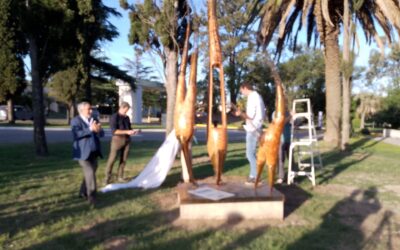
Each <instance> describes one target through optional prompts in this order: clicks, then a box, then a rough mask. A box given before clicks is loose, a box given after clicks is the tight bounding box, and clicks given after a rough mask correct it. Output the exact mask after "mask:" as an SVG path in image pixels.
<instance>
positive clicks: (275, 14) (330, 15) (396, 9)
mask: <svg viewBox="0 0 400 250" xmlns="http://www.w3.org/2000/svg"><path fill="white" fill-rule="evenodd" d="M256 2H263V1H260V0H258V1H256ZM349 5H350V9H352V10H353V12H352V13H351V15H352V17H351V18H352V19H353V20H356V21H357V23H359V24H360V25H361V27H362V29H363V31H364V33H365V37H366V39H367V42H370V41H371V40H372V38H373V39H374V40H375V41H376V43H377V44H378V46H379V47H380V48H381V49H383V42H382V40H381V38H380V37H379V35H378V32H377V25H376V24H377V23H378V24H379V26H380V27H381V29H382V30H383V31H384V34H385V36H386V38H387V41H388V42H389V43H391V42H392V40H393V32H392V31H393V29H395V30H396V31H397V32H398V33H399V34H400V6H399V3H398V1H396V0H354V1H349ZM343 9H344V4H343V1H339V0H337V1H329V0H269V1H266V3H265V6H264V8H263V11H262V12H261V13H260V14H261V17H262V19H261V21H260V26H259V34H258V42H259V44H261V45H263V46H264V48H265V47H266V46H267V45H268V44H269V42H270V41H271V39H272V35H273V33H274V31H275V30H276V29H278V43H277V54H278V55H279V54H280V53H281V51H282V49H283V45H284V43H285V42H287V41H288V40H289V38H293V40H291V41H293V44H294V45H295V44H296V41H297V35H298V33H299V31H300V30H301V28H302V27H303V26H306V27H307V43H308V45H309V44H310V42H311V40H312V37H313V36H314V37H315V38H318V37H319V40H320V42H321V44H322V45H323V47H324V51H325V78H326V117H327V121H326V124H327V125H326V132H325V136H324V139H325V140H326V141H329V142H331V143H334V144H335V145H337V146H339V144H340V117H341V105H338V104H339V103H340V102H341V81H340V56H339V43H338V39H339V34H340V26H341V24H342V23H343ZM295 25H296V27H295Z"/></svg>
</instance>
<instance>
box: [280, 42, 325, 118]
mask: <svg viewBox="0 0 400 250" xmlns="http://www.w3.org/2000/svg"><path fill="white" fill-rule="evenodd" d="M279 69H280V72H281V77H282V80H283V82H284V83H285V86H286V94H287V96H288V100H289V103H291V101H292V100H293V99H297V98H310V100H311V104H312V109H313V112H314V114H317V113H318V111H322V110H325V72H324V69H325V63H324V56H323V54H322V52H321V51H319V50H309V49H306V50H305V51H304V52H298V53H296V54H295V55H294V57H293V58H291V59H289V60H288V61H286V62H284V63H282V64H280V65H279Z"/></svg>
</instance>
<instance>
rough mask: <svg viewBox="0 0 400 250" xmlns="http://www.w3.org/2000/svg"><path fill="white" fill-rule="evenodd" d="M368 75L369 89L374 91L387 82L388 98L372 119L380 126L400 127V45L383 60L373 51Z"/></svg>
mask: <svg viewBox="0 0 400 250" xmlns="http://www.w3.org/2000/svg"><path fill="white" fill-rule="evenodd" d="M369 62H370V64H369V68H368V71H367V74H366V78H367V82H368V85H367V86H368V87H369V88H372V89H373V90H375V89H376V85H378V86H380V85H382V82H385V84H386V85H385V86H384V88H385V89H386V92H387V96H386V97H384V98H382V102H381V104H382V105H381V109H380V111H379V112H377V113H376V114H375V115H374V116H373V117H372V119H374V120H376V121H377V122H378V123H380V124H384V123H386V124H390V125H391V126H392V127H393V128H399V127H400V119H399V116H400V70H399V69H400V45H395V46H393V47H392V48H391V50H390V52H389V53H388V54H387V55H386V56H385V57H384V58H382V57H381V56H380V55H379V54H378V52H377V51H372V52H371V54H370V59H369ZM381 89H382V87H381Z"/></svg>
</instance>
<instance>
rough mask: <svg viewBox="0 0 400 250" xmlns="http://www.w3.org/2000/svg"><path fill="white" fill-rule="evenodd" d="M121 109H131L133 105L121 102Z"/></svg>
mask: <svg viewBox="0 0 400 250" xmlns="http://www.w3.org/2000/svg"><path fill="white" fill-rule="evenodd" d="M119 107H120V108H130V107H131V105H129V103H127V102H121V104H120V105H119Z"/></svg>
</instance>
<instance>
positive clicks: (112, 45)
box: [102, 0, 376, 81]
mask: <svg viewBox="0 0 400 250" xmlns="http://www.w3.org/2000/svg"><path fill="white" fill-rule="evenodd" d="M129 2H130V3H131V2H133V1H129ZM193 3H195V11H199V9H201V8H205V6H206V1H205V0H192V1H191V5H192V6H193ZM104 4H105V5H107V6H109V7H113V8H116V9H117V10H118V11H119V12H120V13H121V14H122V17H119V18H118V17H112V18H111V19H110V22H111V23H112V24H114V25H115V26H116V27H117V29H118V32H119V34H120V35H119V36H118V37H117V38H115V39H114V40H113V41H112V42H106V43H104V44H103V45H102V50H103V53H104V55H106V56H107V57H108V58H110V62H111V63H113V64H114V65H117V66H120V67H121V68H122V69H126V68H125V67H124V64H125V59H124V58H129V59H130V60H133V59H134V56H135V53H134V50H133V46H132V45H129V42H128V34H129V29H130V23H129V17H128V11H126V10H123V9H122V8H121V7H120V6H119V1H116V0H104ZM203 6H204V7H203ZM304 33H305V32H301V34H300V35H299V36H303V37H305V34H304ZM359 36H360V37H359V41H360V52H359V54H358V56H357V59H356V65H358V66H367V64H368V58H369V53H370V50H371V48H376V45H375V44H374V43H373V42H372V43H371V44H370V45H367V44H366V41H365V37H364V35H363V33H362V32H359ZM299 40H300V41H302V40H303V41H305V38H303V39H302V38H300V39H299ZM142 62H143V63H144V64H145V66H153V67H154V68H155V70H156V72H155V75H156V76H157V77H158V78H159V79H161V81H162V80H163V73H162V65H161V62H160V61H159V59H158V58H157V56H156V55H152V56H150V55H146V54H145V55H144V58H143V60H142ZM199 65H201V64H200V63H199ZM198 72H201V70H198Z"/></svg>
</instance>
